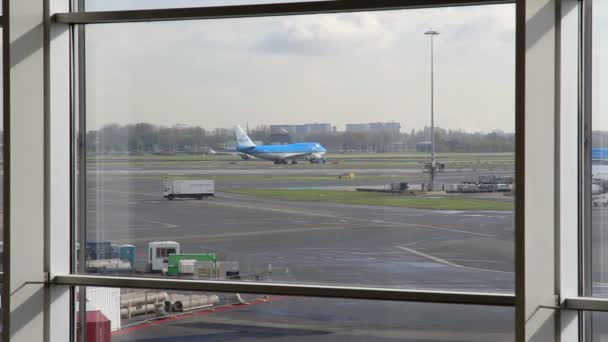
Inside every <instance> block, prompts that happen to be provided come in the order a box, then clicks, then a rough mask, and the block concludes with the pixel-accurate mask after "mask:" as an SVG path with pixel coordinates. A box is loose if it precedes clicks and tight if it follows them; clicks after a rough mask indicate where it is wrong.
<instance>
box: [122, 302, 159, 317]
mask: <svg viewBox="0 0 608 342" xmlns="http://www.w3.org/2000/svg"><path fill="white" fill-rule="evenodd" d="M162 305H164V303H162V304H160V303H157V304H146V305H141V306H137V307H135V306H129V307H126V308H121V309H120V317H122V318H131V317H133V316H138V315H145V314H148V313H155V312H157V311H158V309H159V308H160V306H162Z"/></svg>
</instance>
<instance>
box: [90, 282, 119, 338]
mask: <svg viewBox="0 0 608 342" xmlns="http://www.w3.org/2000/svg"><path fill="white" fill-rule="evenodd" d="M86 294H87V311H90V310H89V309H92V310H93V311H100V312H101V313H102V314H103V315H104V316H105V317H106V318H107V319H108V320H109V321H110V329H111V330H112V331H116V330H119V329H120V328H121V318H120V302H121V295H120V289H119V288H112V287H93V286H89V287H87V290H86Z"/></svg>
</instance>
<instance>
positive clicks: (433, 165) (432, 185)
mask: <svg viewBox="0 0 608 342" xmlns="http://www.w3.org/2000/svg"><path fill="white" fill-rule="evenodd" d="M424 34H425V35H428V36H429V37H430V38H431V168H430V169H429V174H430V178H431V179H430V182H429V191H435V174H436V172H437V160H436V159H435V77H434V70H433V69H434V65H433V64H434V62H435V60H434V55H433V53H434V52H433V37H434V36H437V35H439V32H437V31H433V30H432V29H431V30H428V31H426V32H425V33H424Z"/></svg>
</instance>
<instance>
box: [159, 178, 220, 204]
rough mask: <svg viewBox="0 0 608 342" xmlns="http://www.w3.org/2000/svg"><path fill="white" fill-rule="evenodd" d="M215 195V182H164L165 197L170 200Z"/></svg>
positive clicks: (183, 180)
mask: <svg viewBox="0 0 608 342" xmlns="http://www.w3.org/2000/svg"><path fill="white" fill-rule="evenodd" d="M214 194H215V181H213V180H187V179H180V180H165V181H164V182H163V197H164V198H166V199H169V200H172V199H174V198H196V199H203V198H204V197H209V196H213V195H214Z"/></svg>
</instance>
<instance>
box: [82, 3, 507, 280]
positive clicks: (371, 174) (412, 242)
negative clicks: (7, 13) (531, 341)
mask: <svg viewBox="0 0 608 342" xmlns="http://www.w3.org/2000/svg"><path fill="white" fill-rule="evenodd" d="M429 22H433V23H435V27H434V29H435V30H436V31H439V33H440V34H439V35H425V32H427V31H428V30H429V27H428V26H429V25H428V23H429ZM513 24H514V6H513V5H500V6H482V7H461V8H442V9H429V10H400V11H387V12H374V13H351V14H332V15H311V16H299V17H298V16H292V17H272V18H255V19H238V20H234V19H230V20H213V21H188V22H171V23H146V24H113V25H90V26H87V44H86V60H87V63H86V66H87V69H86V71H87V75H86V79H87V84H86V91H87V101H86V103H87V113H86V123H87V143H86V156H87V169H88V172H87V189H86V191H87V202H86V212H85V213H84V214H85V215H86V221H87V225H86V236H87V240H88V243H87V246H86V248H87V251H86V253H87V258H88V261H87V269H88V270H89V271H90V272H97V273H123V274H133V275H138V276H144V275H145V276H163V274H165V275H166V276H171V277H176V276H181V277H186V278H188V277H203V278H205V279H226V278H232V279H243V280H248V281H267V282H298V283H324V284H344V285H373V286H389V287H407V288H429V289H445V290H461V291H482V292H484V291H487V292H512V291H513V279H514V276H513V268H514V267H513V256H514V249H513V232H514V223H513V203H514V191H513V190H514V189H513V186H512V184H513V177H514V169H513V165H514V139H515V134H514V106H513V103H514V102H513V100H514V92H513V89H514V58H513V57H514V53H513V52H514V39H513V38H514V35H513V33H514V25H513ZM431 39H432V41H433V44H434V45H433V47H434V58H435V59H434V64H433V65H434V75H435V78H434V79H435V84H434V90H435V93H434V101H433V102H431V84H430V79H431V77H430V76H431V73H430V71H431V60H430V57H431V54H430V48H431ZM431 103H433V104H434V107H433V108H434V111H433V117H434V126H433V127H434V132H435V134H434V137H435V138H434V141H435V143H434V144H433V139H431V129H430V125H431ZM489 108H491V110H488V109H489ZM433 147H435V150H436V152H437V153H436V158H435V163H434V165H433V162H432V161H433V159H432V153H431V151H432V150H433ZM431 178H433V179H434V180H435V187H434V189H433V190H434V191H429V190H430V188H431V186H430V184H431ZM237 277H238V278H237Z"/></svg>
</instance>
